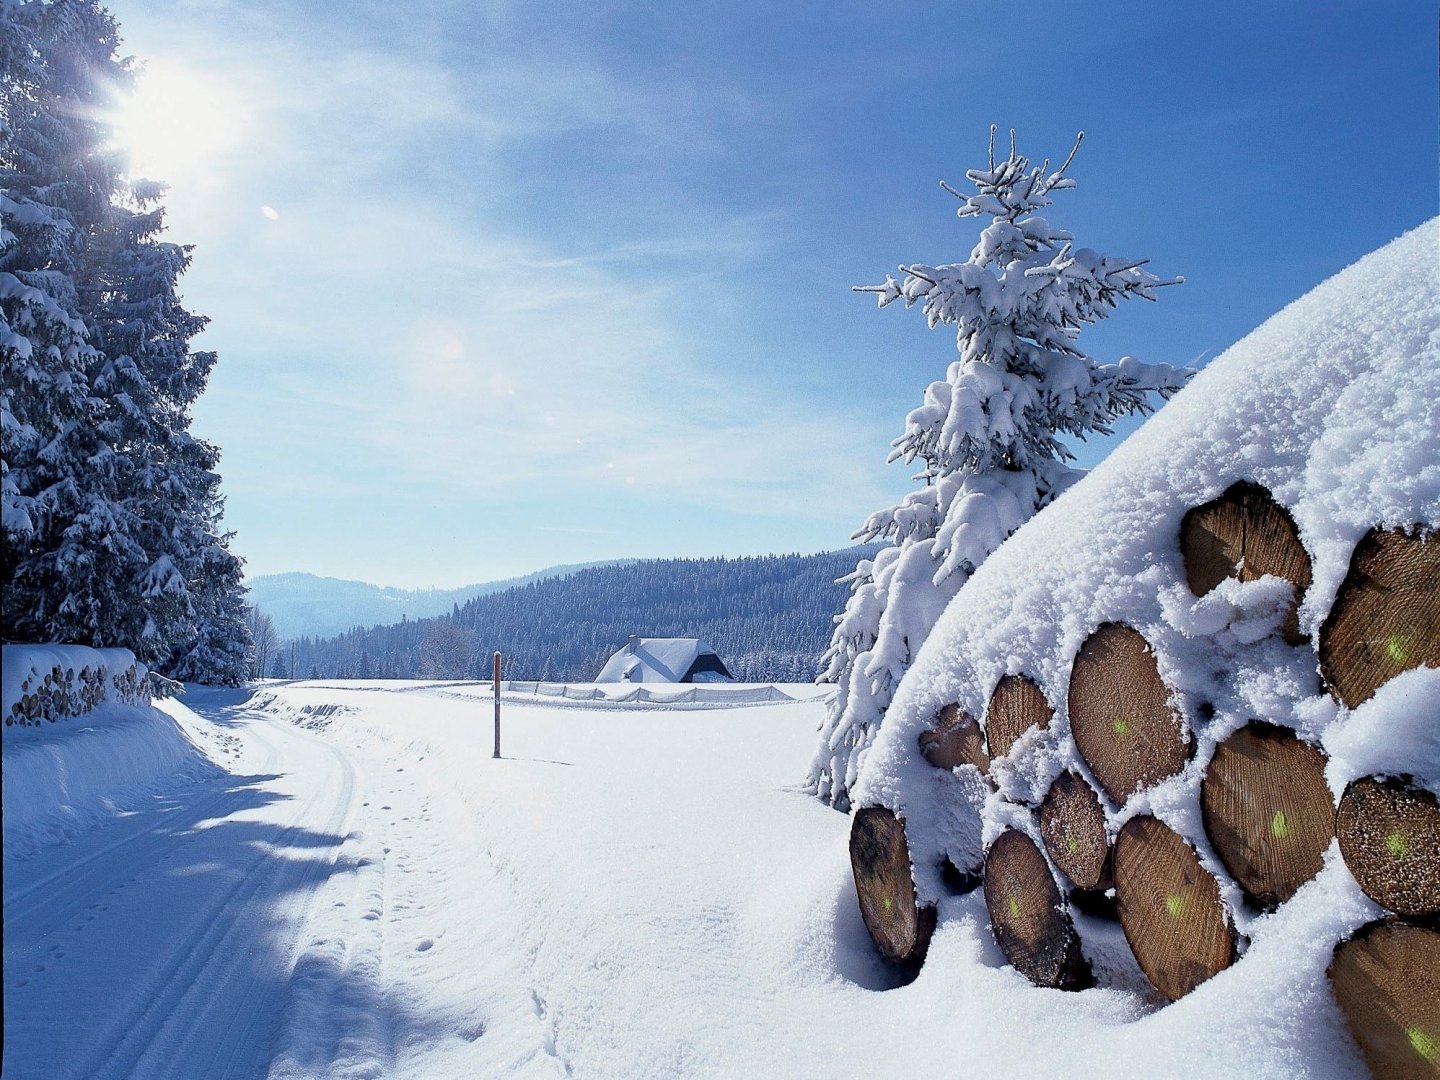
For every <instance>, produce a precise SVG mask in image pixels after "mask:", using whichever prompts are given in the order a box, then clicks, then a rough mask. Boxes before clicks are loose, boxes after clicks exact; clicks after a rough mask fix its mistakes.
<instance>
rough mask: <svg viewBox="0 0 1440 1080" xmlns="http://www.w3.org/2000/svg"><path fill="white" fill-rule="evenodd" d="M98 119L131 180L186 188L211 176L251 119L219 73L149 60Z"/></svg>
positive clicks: (243, 98) (238, 142) (245, 132)
mask: <svg viewBox="0 0 1440 1080" xmlns="http://www.w3.org/2000/svg"><path fill="white" fill-rule="evenodd" d="M103 119H104V120H105V122H106V123H108V124H109V125H110V129H111V143H112V145H114V146H115V147H116V148H117V149H119V150H121V151H122V152H123V153H124V155H125V158H126V173H127V175H129V176H130V177H131V178H132V179H140V178H144V179H148V180H163V181H165V182H166V183H168V184H170V185H171V186H172V187H180V186H191V185H195V184H196V183H197V182H201V181H204V180H207V179H210V178H213V177H215V176H217V175H218V174H219V173H220V172H222V171H223V170H224V168H225V159H226V158H228V157H229V156H231V155H233V154H234V153H235V151H237V150H238V149H240V148H241V147H242V146H243V144H244V142H245V140H246V137H247V135H248V133H249V129H250V128H251V126H252V122H253V108H252V106H251V103H250V101H249V99H248V98H247V96H246V95H245V94H244V93H243V91H242V90H241V89H240V88H239V87H237V86H236V85H234V84H233V83H230V82H227V81H226V80H224V79H223V78H221V77H218V76H215V75H210V74H206V73H202V72H199V71H196V70H194V69H191V68H186V67H182V66H180V65H177V64H172V63H167V62H164V61H150V62H149V63H147V64H146V65H145V67H144V68H143V69H142V70H141V71H140V72H139V73H138V74H137V76H136V79H135V85H134V87H133V89H132V90H131V91H130V92H129V93H125V94H117V95H116V98H115V101H114V103H113V105H112V106H111V108H109V109H108V110H107V111H106V113H105V115H104V116H103Z"/></svg>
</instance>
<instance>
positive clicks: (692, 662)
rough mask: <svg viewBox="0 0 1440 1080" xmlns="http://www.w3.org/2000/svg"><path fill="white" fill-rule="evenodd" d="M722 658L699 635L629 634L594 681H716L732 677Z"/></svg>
mask: <svg viewBox="0 0 1440 1080" xmlns="http://www.w3.org/2000/svg"><path fill="white" fill-rule="evenodd" d="M732 678H733V676H732V675H731V674H730V671H729V669H728V668H726V667H725V663H724V661H722V660H721V659H720V657H719V656H718V655H717V654H716V652H715V650H714V649H712V648H711V647H710V646H709V645H708V644H706V643H705V642H703V641H701V640H700V639H699V638H642V637H632V638H631V639H630V640H629V641H627V642H626V643H625V645H624V646H623V647H622V648H620V649H619V650H618V651H617V652H616V653H615V654H614V655H613V656H611V657H610V659H609V660H607V661H605V666H604V667H603V668H601V669H600V674H599V675H598V676H596V678H595V681H596V682H636V683H641V682H675V683H688V682H716V681H722V680H729V679H732Z"/></svg>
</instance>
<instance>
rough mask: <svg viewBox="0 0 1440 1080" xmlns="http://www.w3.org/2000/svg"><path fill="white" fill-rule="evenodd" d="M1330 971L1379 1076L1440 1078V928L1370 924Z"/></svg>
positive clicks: (1340, 951)
mask: <svg viewBox="0 0 1440 1080" xmlns="http://www.w3.org/2000/svg"><path fill="white" fill-rule="evenodd" d="M1329 974H1330V986H1331V988H1332V989H1333V990H1334V991H1335V1000H1336V1001H1337V1002H1339V1004H1340V1010H1341V1011H1342V1012H1343V1013H1344V1014H1345V1021H1346V1023H1347V1024H1348V1025H1349V1027H1350V1034H1351V1035H1353V1036H1354V1038H1355V1041H1356V1042H1357V1043H1359V1044H1360V1052H1361V1053H1362V1054H1363V1055H1364V1056H1365V1064H1366V1065H1367V1066H1369V1068H1370V1073H1371V1075H1372V1076H1374V1077H1375V1080H1422V1078H1424V1080H1434V1078H1435V1077H1437V1076H1440V930H1437V929H1435V928H1434V927H1433V926H1420V925H1415V924H1413V923H1407V922H1405V921H1403V920H1401V919H1381V920H1379V921H1378V922H1372V923H1370V924H1368V925H1367V926H1364V927H1362V928H1361V929H1360V931H1359V933H1357V934H1356V935H1355V936H1354V937H1353V938H1351V939H1350V940H1349V941H1346V942H1344V943H1342V944H1341V945H1340V946H1339V947H1337V948H1336V950H1335V957H1334V959H1333V960H1331V961H1330V972H1329Z"/></svg>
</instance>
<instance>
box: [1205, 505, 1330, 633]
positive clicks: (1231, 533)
mask: <svg viewBox="0 0 1440 1080" xmlns="http://www.w3.org/2000/svg"><path fill="white" fill-rule="evenodd" d="M1180 553H1181V556H1182V557H1183V558H1184V560H1185V578H1186V581H1187V583H1188V584H1189V586H1190V591H1191V592H1193V593H1194V594H1195V595H1196V596H1204V595H1205V594H1206V593H1208V592H1209V591H1210V590H1211V589H1213V588H1215V586H1216V585H1219V584H1220V582H1222V581H1224V580H1225V579H1226V578H1232V577H1233V578H1239V579H1240V580H1241V581H1254V580H1255V579H1256V578H1259V577H1263V576H1264V575H1266V574H1274V575H1275V576H1276V577H1282V578H1285V579H1286V580H1287V581H1289V582H1290V583H1291V584H1292V585H1294V586H1295V598H1294V601H1293V602H1292V603H1291V606H1290V610H1289V612H1288V614H1287V615H1286V618H1285V622H1284V623H1283V624H1282V625H1281V633H1282V634H1283V635H1284V637H1285V640H1287V641H1289V642H1290V643H1291V644H1292V645H1296V644H1299V643H1300V642H1302V641H1304V640H1305V638H1304V636H1303V635H1302V634H1301V633H1300V627H1299V622H1298V619H1297V616H1296V611H1297V609H1298V608H1299V605H1300V601H1301V599H1302V598H1303V597H1304V595H1305V591H1306V590H1307V589H1309V588H1310V580H1311V566H1310V556H1309V554H1308V553H1307V552H1306V551H1305V545H1304V544H1302V543H1301V542H1300V532H1299V530H1298V529H1297V528H1296V527H1295V520H1294V519H1293V518H1292V517H1291V516H1290V512H1289V511H1288V510H1286V509H1285V508H1284V507H1283V506H1281V505H1280V504H1279V503H1277V502H1276V501H1275V500H1274V498H1273V497H1271V495H1270V492H1268V491H1266V490H1265V489H1264V488H1263V487H1261V486H1260V485H1259V484H1252V483H1249V482H1248V481H1241V482H1240V483H1238V484H1233V485H1231V486H1230V487H1229V488H1227V489H1226V490H1225V492H1224V493H1223V494H1222V495H1221V496H1220V497H1219V498H1218V499H1214V500H1212V501H1211V502H1208V503H1205V504H1203V505H1201V506H1197V507H1194V508H1193V509H1191V510H1189V511H1187V512H1186V514H1185V517H1184V518H1182V519H1181V522H1180Z"/></svg>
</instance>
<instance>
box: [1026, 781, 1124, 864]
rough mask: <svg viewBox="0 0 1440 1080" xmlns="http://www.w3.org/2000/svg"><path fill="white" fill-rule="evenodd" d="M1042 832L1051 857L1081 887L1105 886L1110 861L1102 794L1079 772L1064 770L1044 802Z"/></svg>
mask: <svg viewBox="0 0 1440 1080" xmlns="http://www.w3.org/2000/svg"><path fill="white" fill-rule="evenodd" d="M1040 835H1041V837H1042V838H1043V839H1044V841H1045V850H1046V851H1048V852H1049V853H1050V860H1051V862H1053V863H1054V864H1055V865H1056V866H1057V867H1059V868H1060V869H1061V870H1063V871H1064V872H1065V876H1066V877H1068V878H1069V879H1070V880H1071V881H1073V882H1074V883H1075V885H1076V886H1077V887H1079V888H1081V889H1086V890H1094V889H1103V888H1105V887H1106V886H1107V885H1108V882H1106V881H1105V878H1106V876H1107V874H1108V871H1109V864H1110V841H1109V838H1108V837H1107V836H1106V835H1105V811H1104V809H1103V808H1102V807H1101V806H1100V796H1098V795H1096V794H1095V789H1094V788H1092V787H1091V786H1090V785H1089V784H1088V783H1086V782H1085V779H1084V778H1083V777H1082V776H1080V774H1079V773H1075V772H1064V773H1061V774H1060V775H1059V776H1058V777H1057V778H1056V780H1055V783H1053V784H1051V785H1050V790H1049V791H1048V792H1046V794H1045V801H1044V802H1042V803H1041V804H1040Z"/></svg>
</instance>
